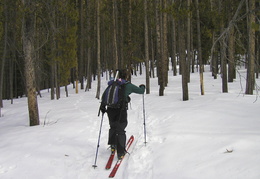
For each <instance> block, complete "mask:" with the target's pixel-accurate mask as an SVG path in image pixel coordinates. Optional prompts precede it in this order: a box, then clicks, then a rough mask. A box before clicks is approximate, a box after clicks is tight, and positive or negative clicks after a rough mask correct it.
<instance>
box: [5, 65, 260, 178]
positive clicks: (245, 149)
mask: <svg viewBox="0 0 260 179" xmlns="http://www.w3.org/2000/svg"><path fill="white" fill-rule="evenodd" d="M245 78H246V70H244V69H241V70H239V73H238V74H237V79H236V80H234V82H233V83H229V84H228V91H229V92H228V93H222V84H221V77H220V76H218V79H213V77H212V75H211V72H209V70H208V68H206V72H205V73H204V85H205V95H201V94H200V84H199V74H198V73H197V72H196V73H194V74H191V82H190V83H189V100H188V101H182V85H181V76H180V75H178V76H175V77H174V76H172V72H171V71H170V72H169V83H168V86H167V87H166V89H165V95H164V96H159V95H158V91H159V87H158V85H157V84H158V83H157V78H152V79H151V94H149V95H147V94H145V95H144V104H145V105H144V107H145V124H146V125H145V127H146V131H147V135H146V136H147V144H146V145H145V144H144V117H143V116H144V115H143V112H144V110H143V96H142V95H139V94H131V99H132V100H131V104H130V106H129V110H128V126H127V128H126V134H127V136H128V137H130V136H131V135H134V137H135V141H134V143H133V145H132V147H131V148H130V155H126V157H125V159H124V161H123V162H122V165H121V166H120V168H119V170H118V173H117V174H116V176H115V178H121V179H158V178H162V179H172V178H175V179H231V178H232V179H259V178H260V105H259V104H260V99H258V91H257V90H256V91H254V93H255V94H254V95H245V94H244V91H245V86H246V83H245ZM256 82H257V84H259V83H260V80H259V79H257V81H256ZM132 83H133V84H136V85H139V84H145V76H144V75H138V76H133V77H132ZM101 84H102V88H101V92H103V90H104V89H105V87H106V84H107V81H106V77H102V82H101ZM96 86H97V82H96V81H94V82H93V83H92V89H91V90H90V91H87V92H85V91H84V90H80V91H79V93H78V94H76V93H75V90H74V89H73V87H72V86H71V85H70V86H69V97H65V92H64V88H62V93H61V98H60V99H59V100H50V92H49V91H48V90H43V91H41V94H42V98H40V97H38V105H39V114H40V122H41V124H40V125H39V126H34V127H29V119H28V118H29V117H28V109H27V98H26V97H23V98H20V99H15V100H14V104H10V103H11V102H10V101H9V100H5V101H4V108H2V116H1V118H0V139H1V142H0V178H1V179H36V178H37V179H102V178H108V175H109V173H110V171H111V170H105V165H106V162H107V160H108V157H109V154H110V150H109V149H108V147H109V146H108V145H107V138H108V129H109V124H108V118H107V115H105V116H104V121H103V126H102V132H101V138H100V147H99V153H98V158H97V162H96V164H97V166H98V167H97V168H96V169H94V168H93V167H92V165H93V164H94V161H95V154H96V148H97V142H98V136H99V129H100V123H101V117H98V116H97V113H98V109H99V105H100V101H99V100H97V99H96V98H95V96H96ZM114 163H115V161H114ZM114 163H113V164H114Z"/></svg>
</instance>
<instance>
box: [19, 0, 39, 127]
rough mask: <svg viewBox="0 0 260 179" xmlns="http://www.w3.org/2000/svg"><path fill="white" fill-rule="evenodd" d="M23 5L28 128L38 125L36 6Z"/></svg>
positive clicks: (32, 4) (26, 2) (27, 1)
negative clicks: (35, 42) (35, 44)
mask: <svg viewBox="0 0 260 179" xmlns="http://www.w3.org/2000/svg"><path fill="white" fill-rule="evenodd" d="M23 5H24V7H25V12H24V13H25V14H24V21H23V27H24V29H23V52H24V60H25V77H26V89H27V95H28V109H29V118H30V126H35V125H39V123H40V121H39V111H38V103H37V94H36V82H35V66H34V63H35V62H34V60H35V55H34V53H35V51H34V44H33V42H34V25H35V17H34V11H33V9H35V7H36V4H35V2H34V1H30V0H24V1H23Z"/></svg>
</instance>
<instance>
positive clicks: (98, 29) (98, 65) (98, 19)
mask: <svg viewBox="0 0 260 179" xmlns="http://www.w3.org/2000/svg"><path fill="white" fill-rule="evenodd" d="M99 8H100V0H97V76H98V81H97V93H96V98H97V99H99V96H100V84H101V82H100V81H101V78H100V73H101V64H100V10H99Z"/></svg>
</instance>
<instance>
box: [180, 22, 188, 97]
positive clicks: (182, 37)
mask: <svg viewBox="0 0 260 179" xmlns="http://www.w3.org/2000/svg"><path fill="white" fill-rule="evenodd" d="M183 29H184V24H183V20H181V19H179V20H178V32H179V35H178V37H179V39H178V41H179V54H180V63H181V75H182V100H183V101H187V100H189V91H188V78H187V73H186V71H187V63H186V53H185V49H186V48H185V35H184V32H183Z"/></svg>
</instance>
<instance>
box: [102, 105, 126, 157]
mask: <svg viewBox="0 0 260 179" xmlns="http://www.w3.org/2000/svg"><path fill="white" fill-rule="evenodd" d="M107 115H108V118H109V125H110V129H109V136H108V137H109V138H108V144H109V145H116V146H117V152H118V153H123V152H124V151H125V143H126V134H125V128H126V126H127V110H121V109H115V108H108V109H107Z"/></svg>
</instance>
